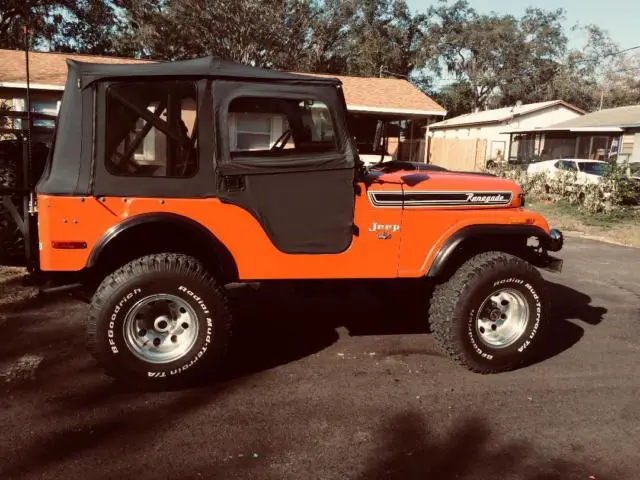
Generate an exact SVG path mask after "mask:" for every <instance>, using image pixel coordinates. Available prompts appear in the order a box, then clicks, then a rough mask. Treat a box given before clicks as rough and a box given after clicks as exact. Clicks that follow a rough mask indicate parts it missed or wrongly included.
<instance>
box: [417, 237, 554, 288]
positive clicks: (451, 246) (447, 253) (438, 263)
mask: <svg viewBox="0 0 640 480" xmlns="http://www.w3.org/2000/svg"><path fill="white" fill-rule="evenodd" d="M485 236H519V237H527V238H529V237H536V238H538V240H539V241H540V245H541V246H543V247H545V248H547V246H549V245H552V244H553V242H554V239H553V238H552V237H551V236H550V235H549V234H548V233H547V232H546V231H545V230H543V229H542V228H540V227H538V226H536V225H492V224H488V225H469V226H467V227H463V228H461V229H460V230H458V231H456V232H455V233H453V234H452V235H451V236H450V237H449V238H448V239H447V240H446V241H445V242H444V244H443V245H442V247H440V250H438V253H437V254H436V256H435V258H434V259H433V262H432V263H431V266H430V267H429V271H428V272H427V277H436V276H438V275H439V274H440V273H442V271H443V270H444V268H445V265H446V264H447V263H448V261H449V260H450V258H451V256H452V255H453V253H454V252H455V251H456V249H457V248H458V246H459V245H460V244H461V243H462V242H464V241H466V240H469V239H470V238H478V237H485Z"/></svg>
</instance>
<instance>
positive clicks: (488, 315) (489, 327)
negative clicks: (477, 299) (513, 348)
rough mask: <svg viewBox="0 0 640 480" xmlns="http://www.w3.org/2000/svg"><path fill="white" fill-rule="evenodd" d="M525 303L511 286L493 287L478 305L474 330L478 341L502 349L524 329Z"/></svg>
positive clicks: (526, 308)
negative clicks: (493, 289) (494, 288)
mask: <svg viewBox="0 0 640 480" xmlns="http://www.w3.org/2000/svg"><path fill="white" fill-rule="evenodd" d="M528 321H529V304H528V303H527V300H526V298H525V296H524V294H522V293H521V292H519V291H518V290H514V289H512V288H503V289H500V290H496V291H495V292H493V293H492V294H491V295H489V296H488V297H487V298H486V299H485V300H484V301H483V302H482V305H481V306H480V309H479V310H478V314H477V316H476V331H477V333H478V337H479V338H480V340H481V341H482V342H483V343H485V344H486V345H488V346H490V347H493V348H505V347H508V346H509V345H513V344H514V343H515V342H517V341H518V339H520V337H521V336H522V335H523V334H524V332H525V330H526V329H527V323H528Z"/></svg>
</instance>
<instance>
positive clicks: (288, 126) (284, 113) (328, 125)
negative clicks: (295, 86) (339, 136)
mask: <svg viewBox="0 0 640 480" xmlns="http://www.w3.org/2000/svg"><path fill="white" fill-rule="evenodd" d="M228 127H229V150H230V153H231V158H233V157H234V156H241V157H247V156H255V157H263V156H264V157H269V156H280V155H300V154H314V153H328V152H335V151H337V144H336V136H335V130H334V124H333V120H332V118H331V112H330V110H329V107H328V106H327V105H326V104H325V103H323V102H321V101H317V100H313V99H296V100H292V99H279V98H264V97H239V98H236V99H234V100H233V101H232V102H231V104H230V105H229V117H228Z"/></svg>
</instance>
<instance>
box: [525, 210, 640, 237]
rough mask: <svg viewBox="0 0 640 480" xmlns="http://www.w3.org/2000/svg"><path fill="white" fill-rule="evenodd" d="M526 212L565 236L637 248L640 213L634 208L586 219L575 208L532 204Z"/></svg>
mask: <svg viewBox="0 0 640 480" xmlns="http://www.w3.org/2000/svg"><path fill="white" fill-rule="evenodd" d="M527 208H528V209H531V210H535V211H537V212H540V213H541V214H543V215H544V216H545V217H546V218H547V221H548V222H549V224H550V225H551V227H555V228H559V229H560V230H563V231H567V232H577V233H582V234H584V235H587V236H590V237H595V238H599V239H602V240H608V241H611V242H615V243H620V244H623V245H628V246H631V247H640V209H639V208H633V209H628V210H625V211H624V212H622V213H616V214H613V215H603V214H598V215H589V214H586V213H583V212H581V211H580V210H578V207H577V206H575V205H570V204H569V203H567V202H564V201H560V202H557V203H553V202H548V201H540V200H531V201H527Z"/></svg>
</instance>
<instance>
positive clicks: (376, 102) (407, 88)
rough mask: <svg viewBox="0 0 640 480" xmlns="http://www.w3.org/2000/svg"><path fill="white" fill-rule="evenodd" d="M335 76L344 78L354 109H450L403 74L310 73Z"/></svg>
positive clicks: (442, 111)
mask: <svg viewBox="0 0 640 480" xmlns="http://www.w3.org/2000/svg"><path fill="white" fill-rule="evenodd" d="M307 75H314V76H318V77H333V78H337V79H338V80H340V81H341V82H342V85H343V86H344V96H345V100H346V102H347V105H348V106H349V110H350V111H366V112H375V111H379V112H385V111H387V110H389V111H391V110H393V111H394V112H403V111H404V113H408V114H410V113H411V112H414V113H416V114H417V113H419V112H430V114H431V115H442V116H444V115H446V113H447V111H446V110H445V109H444V108H443V107H442V106H440V105H439V104H438V103H437V102H436V101H435V100H433V99H432V98H431V97H429V96H427V95H425V94H424V93H422V92H421V91H420V90H419V89H418V88H417V87H416V86H415V85H413V84H411V83H410V82H408V81H407V80H404V79H402V78H377V77H345V76H341V75H320V74H315V73H313V74H307Z"/></svg>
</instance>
